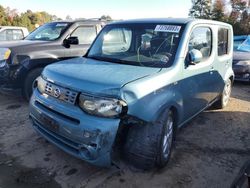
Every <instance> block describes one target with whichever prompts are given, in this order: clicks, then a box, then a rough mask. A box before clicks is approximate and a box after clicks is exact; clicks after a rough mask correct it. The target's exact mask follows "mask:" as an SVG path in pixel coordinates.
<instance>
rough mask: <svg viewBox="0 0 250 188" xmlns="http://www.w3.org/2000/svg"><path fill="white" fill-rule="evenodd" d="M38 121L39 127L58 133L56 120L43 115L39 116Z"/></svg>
mask: <svg viewBox="0 0 250 188" xmlns="http://www.w3.org/2000/svg"><path fill="white" fill-rule="evenodd" d="M39 119H40V121H41V125H42V126H43V127H44V128H46V129H48V130H50V131H52V132H55V133H57V132H58V131H59V124H58V122H57V121H56V120H54V119H52V118H51V117H49V116H47V115H45V114H40V118H39Z"/></svg>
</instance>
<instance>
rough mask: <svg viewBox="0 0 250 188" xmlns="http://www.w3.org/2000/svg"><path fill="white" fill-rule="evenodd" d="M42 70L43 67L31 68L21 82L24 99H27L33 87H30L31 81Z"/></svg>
mask: <svg viewBox="0 0 250 188" xmlns="http://www.w3.org/2000/svg"><path fill="white" fill-rule="evenodd" d="M42 71H43V68H36V69H33V70H31V71H30V72H29V73H28V75H27V76H26V78H25V80H24V83H23V87H22V95H23V97H24V99H25V100H27V101H29V99H30V97H31V95H32V92H33V88H32V85H33V82H34V81H35V79H36V78H37V77H38V76H40V74H41V73H42Z"/></svg>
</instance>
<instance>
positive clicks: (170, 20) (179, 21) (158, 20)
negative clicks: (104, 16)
mask: <svg viewBox="0 0 250 188" xmlns="http://www.w3.org/2000/svg"><path fill="white" fill-rule="evenodd" d="M139 23H141V24H146V23H169V24H171V23H172V24H173V23H174V24H188V23H194V24H195V23H197V24H216V25H227V26H228V25H229V24H226V23H223V22H219V21H214V20H206V19H195V18H146V19H132V20H125V21H115V22H112V23H110V24H111V25H112V24H139ZM110 24H109V25H110Z"/></svg>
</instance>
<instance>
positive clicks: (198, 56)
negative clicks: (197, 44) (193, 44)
mask: <svg viewBox="0 0 250 188" xmlns="http://www.w3.org/2000/svg"><path fill="white" fill-rule="evenodd" d="M188 54H189V61H190V63H189V64H190V65H195V64H197V63H199V62H201V60H202V58H203V55H202V53H201V51H200V50H197V49H192V50H191V51H189V53H188Z"/></svg>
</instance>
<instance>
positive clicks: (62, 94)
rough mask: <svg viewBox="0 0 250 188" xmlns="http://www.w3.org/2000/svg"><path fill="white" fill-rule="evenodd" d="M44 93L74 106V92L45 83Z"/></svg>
mask: <svg viewBox="0 0 250 188" xmlns="http://www.w3.org/2000/svg"><path fill="white" fill-rule="evenodd" d="M45 93H46V94H48V95H50V96H52V97H55V98H58V99H60V100H62V101H64V102H67V103H70V104H75V102H76V98H77V94H78V93H77V92H75V91H72V90H70V89H66V88H63V87H60V86H57V85H55V84H52V83H50V82H47V83H46V85H45Z"/></svg>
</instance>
